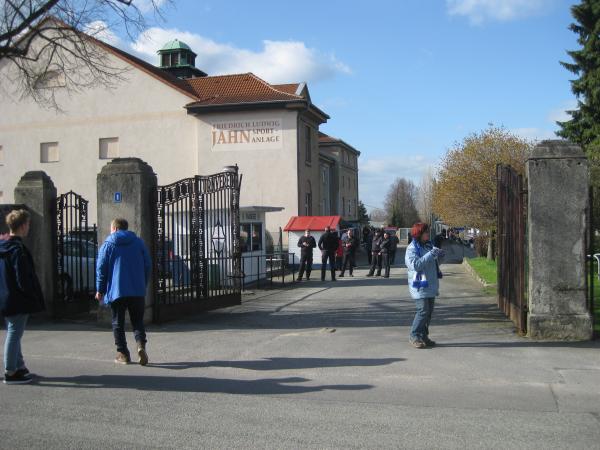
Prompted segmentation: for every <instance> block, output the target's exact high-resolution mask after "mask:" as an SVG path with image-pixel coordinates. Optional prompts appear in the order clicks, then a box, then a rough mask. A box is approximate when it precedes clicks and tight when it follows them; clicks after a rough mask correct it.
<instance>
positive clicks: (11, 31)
mask: <svg viewBox="0 0 600 450" xmlns="http://www.w3.org/2000/svg"><path fill="white" fill-rule="evenodd" d="M169 1H170V0H46V1H44V0H0V66H5V64H10V65H11V67H10V69H9V70H8V71H6V73H7V76H6V77H3V79H2V81H0V86H1V87H2V89H3V91H4V92H5V93H10V94H18V95H19V96H20V97H21V98H25V97H30V98H33V99H34V100H35V101H36V102H38V103H39V104H41V105H42V106H45V107H51V108H55V109H59V105H58V103H57V99H56V89H55V88H57V87H64V88H67V90H68V91H70V92H73V91H81V90H84V89H85V88H88V87H90V86H95V85H104V86H107V87H114V86H115V84H116V83H118V82H119V81H121V80H122V79H123V74H124V72H125V71H126V70H127V69H126V68H125V67H123V66H122V65H119V64H117V63H115V62H113V60H111V59H110V58H109V57H108V55H107V52H106V51H104V49H103V48H102V46H103V44H101V43H99V41H98V40H97V39H100V40H101V39H102V38H106V37H107V36H110V35H112V33H114V32H117V33H121V34H123V35H126V36H127V37H128V38H129V39H131V40H133V39H134V38H135V37H136V36H137V35H138V34H139V33H141V32H142V31H143V30H144V29H146V28H147V17H149V15H152V14H153V15H154V17H162V16H161V7H163V6H164V4H165V3H166V2H169Z"/></svg>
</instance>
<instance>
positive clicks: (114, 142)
mask: <svg viewBox="0 0 600 450" xmlns="http://www.w3.org/2000/svg"><path fill="white" fill-rule="evenodd" d="M98 153H99V156H100V159H113V158H118V157H119V138H117V137H112V138H100V141H99V151H98Z"/></svg>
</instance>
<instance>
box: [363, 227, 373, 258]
mask: <svg viewBox="0 0 600 450" xmlns="http://www.w3.org/2000/svg"><path fill="white" fill-rule="evenodd" d="M363 245H364V247H365V251H366V252H367V259H368V260H369V265H371V261H372V259H373V254H372V253H371V246H372V245H373V231H371V228H370V227H364V228H363Z"/></svg>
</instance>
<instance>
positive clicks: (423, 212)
mask: <svg viewBox="0 0 600 450" xmlns="http://www.w3.org/2000/svg"><path fill="white" fill-rule="evenodd" d="M434 188H435V177H434V174H433V168H432V167H429V168H427V170H426V171H425V172H424V173H423V175H422V176H421V182H420V183H419V187H418V188H417V211H418V213H419V218H420V219H421V222H427V223H429V222H430V221H431V217H432V215H433V190H434Z"/></svg>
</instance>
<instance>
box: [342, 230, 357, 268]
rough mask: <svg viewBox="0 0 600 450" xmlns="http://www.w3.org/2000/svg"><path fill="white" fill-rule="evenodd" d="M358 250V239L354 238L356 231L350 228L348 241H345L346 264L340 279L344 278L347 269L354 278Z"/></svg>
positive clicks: (343, 266)
mask: <svg viewBox="0 0 600 450" xmlns="http://www.w3.org/2000/svg"><path fill="white" fill-rule="evenodd" d="M357 248H358V239H357V238H355V237H354V230H353V229H352V228H350V229H349V230H348V234H347V237H346V240H344V241H343V251H344V263H343V265H342V271H341V273H340V277H343V276H344V273H345V272H346V268H348V270H349V272H350V276H351V277H353V276H354V275H353V272H354V259H355V255H356V249H357Z"/></svg>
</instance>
